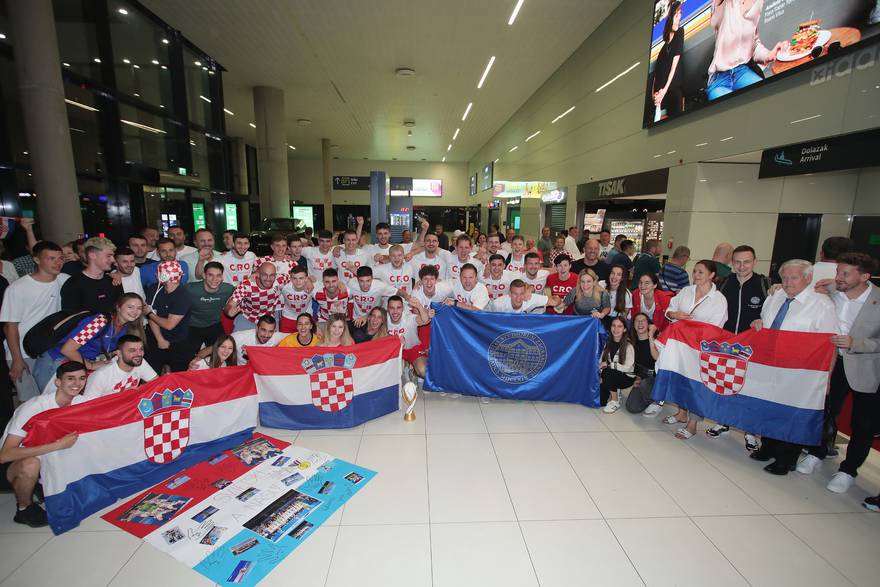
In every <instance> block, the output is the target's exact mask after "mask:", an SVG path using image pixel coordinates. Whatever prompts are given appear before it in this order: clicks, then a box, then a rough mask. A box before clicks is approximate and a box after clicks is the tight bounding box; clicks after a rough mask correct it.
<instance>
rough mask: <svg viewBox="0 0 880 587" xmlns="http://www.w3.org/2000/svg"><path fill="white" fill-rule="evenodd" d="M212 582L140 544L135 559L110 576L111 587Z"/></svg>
mask: <svg viewBox="0 0 880 587" xmlns="http://www.w3.org/2000/svg"><path fill="white" fill-rule="evenodd" d="M213 584H214V582H213V581H211V580H209V579H207V578H206V577H205V576H203V575H200V574H199V573H197V572H195V571H194V570H192V569H191V568H189V567H188V566H186V565H185V564H183V563H182V562H180V561H178V560H177V559H175V558H174V557H172V556H170V555H168V554H165V553H164V552H160V551H159V550H157V549H155V548H153V547H152V546H150V545H149V544H146V543H143V542H142V543H141V546H140V548H138V550H137V552H135V553H134V556H132V557H131V559H130V560H129V561H128V562H127V563H126V564H125V566H124V567H122V569H121V570H120V571H119V573H118V574H117V575H116V576H115V577H113V580H112V581H111V582H110V587H141V586H142V587H153V586H155V585H186V586H187V587H190V586H192V587H210V586H211V585H213Z"/></svg>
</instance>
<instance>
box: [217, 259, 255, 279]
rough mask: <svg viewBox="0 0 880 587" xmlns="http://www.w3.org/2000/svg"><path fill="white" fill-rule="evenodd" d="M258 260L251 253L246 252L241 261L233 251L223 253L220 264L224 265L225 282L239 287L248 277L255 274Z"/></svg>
mask: <svg viewBox="0 0 880 587" xmlns="http://www.w3.org/2000/svg"><path fill="white" fill-rule="evenodd" d="M256 260H257V256H256V255H254V254H253V253H252V252H251V251H248V252H246V253H245V254H244V257H242V258H241V259H239V258H238V257H236V256H235V255H234V254H233V252H232V251H229V252H228V253H223V254H222V255H220V262H221V263H223V281H225V282H226V283H228V284H230V285H233V286H235V287H238V285H239V284H240V283H241V282H242V281H244V279H245V278H246V277H247V276H248V275H250V274H251V273H253V272H254V262H255V261H256Z"/></svg>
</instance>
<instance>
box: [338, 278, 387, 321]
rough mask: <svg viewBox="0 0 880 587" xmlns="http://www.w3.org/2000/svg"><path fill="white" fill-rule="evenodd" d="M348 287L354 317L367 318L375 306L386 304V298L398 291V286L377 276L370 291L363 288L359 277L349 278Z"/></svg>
mask: <svg viewBox="0 0 880 587" xmlns="http://www.w3.org/2000/svg"><path fill="white" fill-rule="evenodd" d="M347 287H348V298H349V299H350V300H351V302H350V304H351V317H352V319H354V318H366V317H367V316H368V315H369V314H370V311H371V310H372V309H373V308H376V307H378V306H384V305H385V300H386V299H387V298H389V297H391V296H393V295H394V294H396V293H397V288H396V287H393V286H391V285H388V284H387V283H385V282H384V281H379V280H377V279H375V278H373V282H372V283H371V284H370V289H369V290H368V291H363V290H361V286H360V284H359V283H358V280H357V279H351V280H349V282H348V285H347Z"/></svg>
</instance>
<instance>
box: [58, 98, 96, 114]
mask: <svg viewBox="0 0 880 587" xmlns="http://www.w3.org/2000/svg"><path fill="white" fill-rule="evenodd" d="M64 101H65V102H67V103H68V104H70V105H71V106H76V107H77V108H82V109H83V110H88V111H89V112H99V110H98V109H97V108H93V107H92V106H87V105H86V104H83V103H82V102H75V101H73V100H70V99H68V98H64Z"/></svg>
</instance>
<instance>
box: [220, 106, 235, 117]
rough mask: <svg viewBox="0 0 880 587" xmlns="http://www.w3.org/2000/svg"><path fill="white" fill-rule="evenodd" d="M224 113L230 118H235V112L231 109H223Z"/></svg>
mask: <svg viewBox="0 0 880 587" xmlns="http://www.w3.org/2000/svg"><path fill="white" fill-rule="evenodd" d="M223 112H225V113H226V114H228V115H229V116H235V112H233V111H232V110H230V109H229V108H224V109H223Z"/></svg>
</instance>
